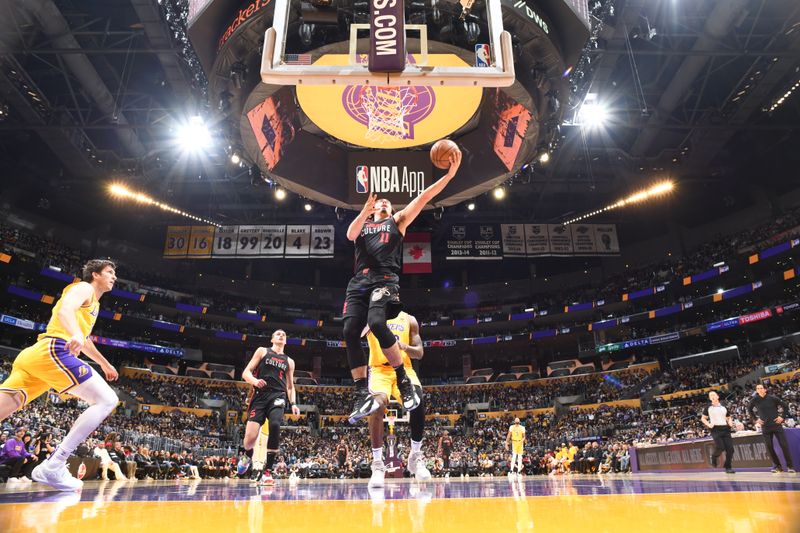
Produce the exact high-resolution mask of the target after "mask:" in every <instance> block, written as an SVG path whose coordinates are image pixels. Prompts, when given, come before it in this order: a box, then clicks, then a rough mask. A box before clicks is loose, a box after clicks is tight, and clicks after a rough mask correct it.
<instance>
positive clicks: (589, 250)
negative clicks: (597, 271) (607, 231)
mask: <svg viewBox="0 0 800 533" xmlns="http://www.w3.org/2000/svg"><path fill="white" fill-rule="evenodd" d="M567 227H568V228H569V229H570V232H571V233H572V249H573V251H574V252H575V255H585V254H586V255H594V253H595V252H596V251H597V247H596V246H595V242H594V228H593V227H592V226H590V225H589V224H570V225H569V226H567Z"/></svg>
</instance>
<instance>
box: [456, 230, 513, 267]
mask: <svg viewBox="0 0 800 533" xmlns="http://www.w3.org/2000/svg"><path fill="white" fill-rule="evenodd" d="M500 241H501V231H500V224H453V225H452V226H450V232H449V234H448V235H447V257H446V258H447V259H490V260H493V259H502V258H503V249H502V245H501V242H500Z"/></svg>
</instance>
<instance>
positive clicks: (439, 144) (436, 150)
mask: <svg viewBox="0 0 800 533" xmlns="http://www.w3.org/2000/svg"><path fill="white" fill-rule="evenodd" d="M455 152H460V150H459V149H458V145H457V144H456V143H454V142H453V141H451V140H450V139H441V140H438V141H436V142H435V143H434V144H433V146H432V147H431V161H432V162H433V164H434V166H436V168H441V169H443V170H444V169H448V168H450V156H451V155H453V154H454V153H455Z"/></svg>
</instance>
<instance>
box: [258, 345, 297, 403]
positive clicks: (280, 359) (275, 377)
mask: <svg viewBox="0 0 800 533" xmlns="http://www.w3.org/2000/svg"><path fill="white" fill-rule="evenodd" d="M288 371H289V356H287V355H286V354H282V353H276V352H275V351H273V350H272V349H271V348H267V354H266V355H265V356H264V357H262V358H261V361H259V362H258V366H256V370H255V372H253V377H255V378H256V379H263V380H264V381H266V382H267V384H266V385H265V386H264V387H262V388H260V389H259V388H256V387H253V388H254V392H253V396H254V399H258V398H259V397H266V396H268V395H270V394H274V393H276V392H281V393H285V392H286V373H287V372H288Z"/></svg>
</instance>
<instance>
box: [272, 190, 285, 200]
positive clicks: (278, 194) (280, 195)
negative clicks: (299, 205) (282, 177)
mask: <svg viewBox="0 0 800 533" xmlns="http://www.w3.org/2000/svg"><path fill="white" fill-rule="evenodd" d="M275 199H276V200H285V199H286V191H285V190H284V189H275Z"/></svg>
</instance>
